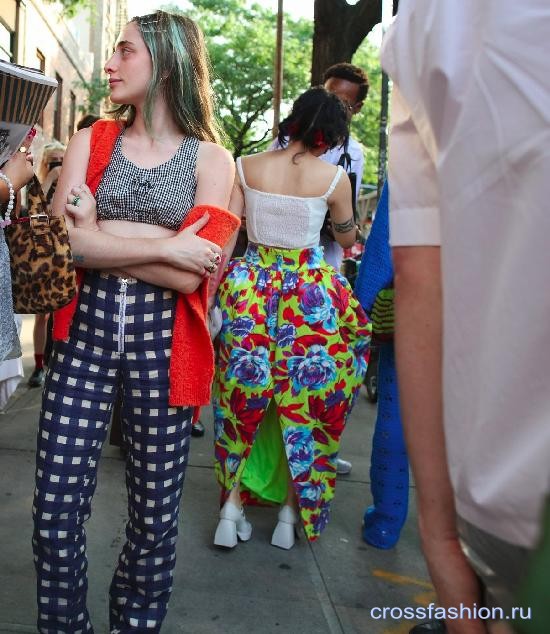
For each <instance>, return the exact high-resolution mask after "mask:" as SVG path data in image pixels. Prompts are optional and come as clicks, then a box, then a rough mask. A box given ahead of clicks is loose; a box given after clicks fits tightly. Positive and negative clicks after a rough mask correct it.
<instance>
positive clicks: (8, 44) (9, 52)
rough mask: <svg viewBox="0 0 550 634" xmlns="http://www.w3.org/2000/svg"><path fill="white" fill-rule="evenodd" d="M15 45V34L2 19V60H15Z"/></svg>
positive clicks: (0, 23) (0, 48)
mask: <svg viewBox="0 0 550 634" xmlns="http://www.w3.org/2000/svg"><path fill="white" fill-rule="evenodd" d="M14 45H15V35H14V33H13V32H12V31H10V30H9V29H8V27H7V26H6V25H5V24H4V23H3V22H2V20H0V60H2V61H4V62H13V61H14V59H13V48H14Z"/></svg>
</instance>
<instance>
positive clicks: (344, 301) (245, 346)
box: [214, 88, 369, 549]
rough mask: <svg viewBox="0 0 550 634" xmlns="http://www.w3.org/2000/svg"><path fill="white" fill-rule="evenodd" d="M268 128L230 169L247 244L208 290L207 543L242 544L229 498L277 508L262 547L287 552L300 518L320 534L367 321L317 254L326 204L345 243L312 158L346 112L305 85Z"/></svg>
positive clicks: (340, 127) (362, 366) (345, 211)
mask: <svg viewBox="0 0 550 634" xmlns="http://www.w3.org/2000/svg"><path fill="white" fill-rule="evenodd" d="M280 128H281V136H282V137H288V139H289V142H288V145H287V144H286V143H284V144H282V145H283V149H281V150H278V151H276V152H269V153H266V154H260V155H257V156H254V157H247V158H244V159H242V160H238V161H237V172H238V177H239V180H240V190H241V192H242V200H241V203H242V204H243V205H244V206H245V208H246V218H247V232H248V238H249V245H248V248H247V250H246V253H245V255H244V258H243V259H238V260H233V261H232V263H231V264H230V266H229V268H228V270H227V272H226V274H225V277H224V279H223V280H222V283H221V285H220V289H219V295H218V297H219V305H220V307H221V310H222V315H223V325H222V329H221V333H220V346H219V354H218V363H217V373H216V381H215V385H214V392H215V395H216V398H215V401H214V412H215V421H216V444H215V457H216V473H217V476H218V480H219V482H220V484H221V485H222V487H223V489H224V497H225V496H227V502H226V503H225V504H224V506H223V508H222V510H221V512H220V522H219V524H218V527H217V530H216V535H215V537H214V543H215V544H216V545H218V546H223V547H233V546H235V545H236V543H237V537H239V538H241V539H242V540H246V539H249V538H250V536H251V531H252V528H251V526H250V524H249V523H248V522H247V521H246V519H245V518H244V515H243V513H242V508H241V501H245V502H246V501H248V502H252V501H255V502H263V503H265V502H270V503H280V504H282V505H283V506H282V508H281V512H280V514H279V522H278V524H277V526H276V527H275V531H274V533H273V536H272V541H271V543H272V544H273V545H275V546H279V547H281V548H286V549H288V548H290V547H292V545H293V544H294V528H295V525H296V524H297V523H298V521H299V519H301V521H302V523H303V526H304V529H305V532H306V535H307V537H308V538H309V539H310V540H314V539H316V538H317V537H318V536H319V535H320V533H321V531H322V530H323V529H324V527H325V525H326V523H327V521H328V512H329V507H330V500H331V498H332V497H333V495H334V484H335V476H336V458H337V455H338V448H339V443H340V436H341V433H342V431H343V429H344V426H345V422H346V418H347V416H348V414H349V412H350V410H351V407H352V405H353V402H354V400H355V395H356V393H357V390H358V389H359V386H360V385H361V382H362V377H363V375H364V372H365V370H366V356H367V350H368V340H369V327H368V321H367V318H366V316H365V314H364V313H363V311H362V309H361V307H360V306H359V304H358V302H357V300H356V299H355V298H354V297H353V295H352V293H351V289H350V287H349V284H348V283H347V281H346V280H345V278H344V277H343V276H341V275H340V274H339V273H337V272H336V271H335V270H334V269H333V268H332V267H331V266H330V265H328V264H327V263H326V262H325V260H324V258H323V250H322V248H321V247H319V246H318V244H319V233H320V230H321V226H322V224H323V221H324V218H325V215H326V212H327V209H330V215H331V219H332V223H333V228H334V231H335V236H336V239H337V240H338V241H339V242H340V243H341V244H342V245H343V246H346V245H348V244H352V243H353V242H354V240H355V223H354V221H353V212H352V208H351V186H350V183H349V180H348V179H347V178H346V177H345V175H344V174H343V171H342V170H341V168H336V167H335V166H332V165H328V164H326V163H323V162H322V161H321V160H320V159H319V158H318V157H319V156H320V155H321V154H322V153H323V152H325V151H326V150H327V149H328V148H329V147H334V146H336V145H337V144H341V143H342V141H343V140H344V139H345V136H346V135H347V114H346V110H345V107H344V106H343V104H342V102H341V101H340V100H339V99H338V98H337V97H336V96H334V95H331V94H330V93H328V92H327V91H326V90H324V89H323V88H312V89H310V90H308V91H307V92H306V93H304V94H303V95H302V96H301V97H299V98H298V99H297V101H296V102H295V104H294V106H293V109H292V112H291V114H290V115H289V117H288V118H287V119H285V121H283V122H282V123H281V126H280Z"/></svg>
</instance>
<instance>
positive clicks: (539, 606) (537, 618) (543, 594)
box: [514, 498, 550, 634]
mask: <svg viewBox="0 0 550 634" xmlns="http://www.w3.org/2000/svg"><path fill="white" fill-rule="evenodd" d="M517 604H518V606H520V607H521V608H522V613H521V615H522V616H523V617H527V616H530V619H529V620H523V619H516V620H515V621H514V628H515V629H516V630H517V631H518V632H521V634H548V632H550V498H549V499H548V501H547V504H546V511H545V514H544V524H543V529H542V538H541V541H540V544H539V546H538V548H537V549H536V550H535V551H534V552H533V555H532V557H531V562H530V565H529V567H528V569H527V575H526V577H525V579H524V580H523V582H522V584H521V589H520V592H519V596H518V603H517ZM529 610H530V615H529Z"/></svg>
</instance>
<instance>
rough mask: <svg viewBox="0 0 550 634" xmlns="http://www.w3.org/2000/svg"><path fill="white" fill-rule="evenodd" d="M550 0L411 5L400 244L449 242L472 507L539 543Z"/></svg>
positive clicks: (402, 38)
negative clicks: (537, 540) (549, 0)
mask: <svg viewBox="0 0 550 634" xmlns="http://www.w3.org/2000/svg"><path fill="white" fill-rule="evenodd" d="M549 34H550V3H549V2H548V0H522V2H517V0H416V1H413V0H401V2H400V4H399V12H398V16H397V18H396V20H395V22H394V24H393V25H392V26H391V27H390V30H389V31H388V34H387V37H386V39H385V42H384V46H383V52H382V63H383V67H384V68H385V70H386V71H387V72H388V74H389V75H390V77H391V78H392V80H393V82H394V96H393V106H392V117H391V121H392V133H391V137H390V162H389V182H390V201H391V202H390V208H391V212H390V227H391V244H392V246H414V245H438V244H441V257H442V277H443V289H444V290H443V293H444V309H443V312H444V314H443V327H444V334H443V354H444V359H443V383H444V387H443V390H444V422H445V433H446V442H447V453H448V459H449V467H450V473H451V479H452V483H453V487H454V490H455V495H456V506H457V511H458V513H459V514H460V515H461V516H462V517H464V518H465V519H466V520H468V521H469V522H471V523H472V524H474V525H476V526H478V527H479V528H481V529H483V530H485V531H487V532H489V533H492V534H494V535H496V536H497V537H500V538H501V539H503V540H506V541H508V542H510V543H512V544H517V545H521V546H527V547H532V546H533V545H534V543H535V541H536V538H537V535H538V532H539V522H540V518H541V510H542V504H543V499H544V496H545V494H546V493H547V492H548V490H549V486H550V288H549V282H548V279H549V275H550V207H549V205H550V203H549V200H550V73H549V71H548V59H550V38H549Z"/></svg>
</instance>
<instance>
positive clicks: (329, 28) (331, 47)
mask: <svg viewBox="0 0 550 634" xmlns="http://www.w3.org/2000/svg"><path fill="white" fill-rule="evenodd" d="M395 10H397V0H394V11H395ZM381 19H382V0H359V2H357V4H354V5H352V4H348V3H347V2H346V0H315V6H314V31H313V59H312V63H311V85H312V86H316V85H317V84H320V83H322V81H323V73H324V72H325V70H326V69H327V68H328V67H329V66H332V65H333V64H338V63H339V62H351V60H352V57H353V54H354V53H355V51H356V50H357V49H358V48H359V46H360V44H361V42H362V41H363V40H364V39H365V37H366V36H367V34H368V33H369V31H370V30H371V29H372V28H373V27H374V26H375V25H376V24H378V23H379V22H380V21H381Z"/></svg>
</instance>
